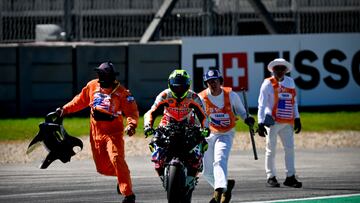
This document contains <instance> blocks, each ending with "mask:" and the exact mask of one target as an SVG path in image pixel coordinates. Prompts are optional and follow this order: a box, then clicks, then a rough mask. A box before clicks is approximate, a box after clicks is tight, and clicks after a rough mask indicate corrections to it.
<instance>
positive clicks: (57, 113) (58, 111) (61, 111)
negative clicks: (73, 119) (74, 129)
mask: <svg viewBox="0 0 360 203" xmlns="http://www.w3.org/2000/svg"><path fill="white" fill-rule="evenodd" d="M55 113H56V115H57V116H58V117H59V118H60V117H62V116H63V113H64V109H63V108H62V107H58V108H57V109H56V110H55Z"/></svg>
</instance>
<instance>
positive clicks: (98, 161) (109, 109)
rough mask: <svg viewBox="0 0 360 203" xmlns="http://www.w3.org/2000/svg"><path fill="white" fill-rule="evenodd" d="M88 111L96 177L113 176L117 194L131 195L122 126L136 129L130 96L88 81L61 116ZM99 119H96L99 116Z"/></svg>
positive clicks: (118, 87) (119, 88)
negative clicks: (117, 188)
mask: <svg viewBox="0 0 360 203" xmlns="http://www.w3.org/2000/svg"><path fill="white" fill-rule="evenodd" d="M88 106H89V107H90V108H91V115H90V143H91V150H92V154H93V158H94V161H95V165H96V169H97V171H98V172H99V173H101V174H103V175H109V176H117V180H118V184H119V190H120V192H121V194H123V195H125V196H128V195H132V194H133V191H132V183H131V178H130V171H129V168H128V166H127V164H126V161H125V152H124V138H123V136H124V133H123V132H124V124H123V118H124V117H126V122H127V125H128V126H132V127H134V129H135V128H136V126H137V122H138V119H139V112H138V109H137V105H136V102H135V100H134V97H133V96H132V95H131V93H130V92H129V91H128V90H127V89H125V88H124V87H123V86H121V85H120V84H119V83H118V82H116V85H114V86H113V87H110V88H101V87H100V84H99V83H98V79H94V80H91V81H90V82H89V83H88V84H87V85H86V86H85V87H84V88H83V89H82V91H81V93H80V94H78V95H77V96H75V97H74V98H73V100H72V101H70V102H69V103H67V104H66V105H64V106H63V115H66V114H70V113H74V112H77V111H80V110H82V109H84V108H86V107H88ZM99 112H100V115H101V116H97V114H99Z"/></svg>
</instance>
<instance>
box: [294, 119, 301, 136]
mask: <svg viewBox="0 0 360 203" xmlns="http://www.w3.org/2000/svg"><path fill="white" fill-rule="evenodd" d="M294 131H295V133H296V134H298V133H299V132H300V131H301V122H300V118H295V121H294Z"/></svg>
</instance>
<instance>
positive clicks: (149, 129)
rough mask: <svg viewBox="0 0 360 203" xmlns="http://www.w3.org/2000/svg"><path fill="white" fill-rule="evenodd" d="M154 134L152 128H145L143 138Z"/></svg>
mask: <svg viewBox="0 0 360 203" xmlns="http://www.w3.org/2000/svg"><path fill="white" fill-rule="evenodd" d="M154 133H155V130H154V128H152V127H151V126H145V128H144V134H145V138H147V137H149V136H150V135H153V134H154Z"/></svg>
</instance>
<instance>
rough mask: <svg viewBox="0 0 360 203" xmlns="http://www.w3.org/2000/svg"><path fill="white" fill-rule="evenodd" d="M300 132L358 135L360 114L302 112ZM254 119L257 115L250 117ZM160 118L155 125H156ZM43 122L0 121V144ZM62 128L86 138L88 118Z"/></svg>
mask: <svg viewBox="0 0 360 203" xmlns="http://www.w3.org/2000/svg"><path fill="white" fill-rule="evenodd" d="M300 115H301V122H302V126H303V131H307V132H309V131H310V132H322V131H343V130H353V131H360V111H358V112H331V113H318V112H302V113H301V114H300ZM253 116H254V117H255V118H256V115H253ZM159 120H160V118H157V119H156V121H157V122H159ZM43 121H44V119H43V118H26V119H0V141H4V140H24V139H32V138H33V137H34V136H35V135H36V133H37V132H38V130H39V127H38V125H39V123H40V122H43ZM64 126H65V129H66V130H67V132H68V133H69V134H70V135H73V136H81V135H88V134H89V118H65V119H64ZM247 129H248V128H247V126H245V125H244V124H243V122H242V121H239V122H237V125H236V130H237V131H242V132H246V131H247ZM137 135H138V136H142V135H143V117H141V118H140V120H139V126H138V128H137Z"/></svg>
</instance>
